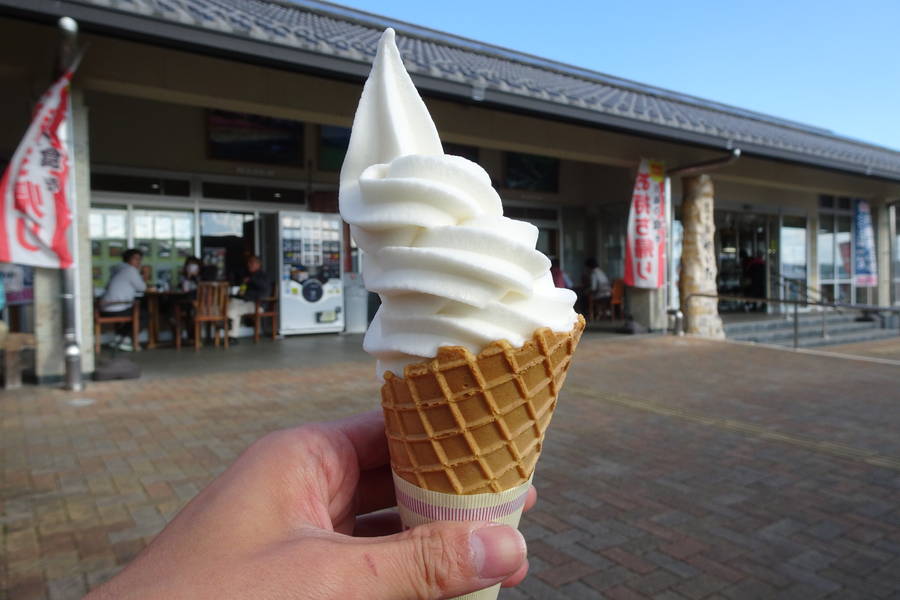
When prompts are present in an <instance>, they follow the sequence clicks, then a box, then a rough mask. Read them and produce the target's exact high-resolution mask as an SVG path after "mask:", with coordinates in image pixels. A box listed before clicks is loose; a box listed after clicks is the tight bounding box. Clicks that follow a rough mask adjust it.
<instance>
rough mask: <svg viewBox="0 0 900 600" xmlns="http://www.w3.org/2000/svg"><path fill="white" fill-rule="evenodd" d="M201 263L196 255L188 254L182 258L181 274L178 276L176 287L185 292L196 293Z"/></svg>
mask: <svg viewBox="0 0 900 600" xmlns="http://www.w3.org/2000/svg"><path fill="white" fill-rule="evenodd" d="M202 267H203V263H201V262H200V259H199V258H197V257H196V256H188V257H187V258H185V259H184V266H183V267H182V268H181V275H180V276H179V277H178V289H179V290H181V291H182V292H185V293H186V294H192V295H196V292H197V282H199V281H200V269H201V268H202Z"/></svg>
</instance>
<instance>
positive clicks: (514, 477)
mask: <svg viewBox="0 0 900 600" xmlns="http://www.w3.org/2000/svg"><path fill="white" fill-rule="evenodd" d="M583 331H584V318H582V317H581V316H579V317H578V321H577V322H576V323H575V327H573V328H572V330H571V331H569V332H567V333H557V332H554V331H551V330H550V329H548V328H542V329H538V330H537V331H535V332H534V334H533V335H532V338H531V339H530V340H528V341H527V342H525V344H523V345H522V346H521V347H519V348H513V347H512V346H511V345H510V344H509V343H508V342H507V341H506V340H498V341H494V342H492V343H490V344H489V345H488V346H487V347H486V348H485V349H484V350H482V352H481V353H480V354H478V356H475V355H473V354H472V353H471V352H470V351H469V350H467V349H466V348H463V347H461V346H443V347H441V348H440V349H439V350H438V354H437V357H436V358H433V359H430V360H426V361H422V362H418V363H412V364H409V365H406V367H405V368H404V372H403V377H398V376H396V375H394V374H393V373H391V372H390V371H388V372H387V373H385V375H384V378H385V383H384V385H383V386H382V388H381V399H382V408H383V409H384V420H385V429H386V431H387V437H388V446H389V448H390V453H391V468H392V469H393V470H394V473H395V474H396V475H397V476H398V477H401V478H402V479H404V480H406V481H408V482H409V483H411V484H413V485H415V486H417V487H420V488H423V489H426V490H430V491H434V492H441V493H445V494H456V495H461V494H482V493H497V492H502V491H504V490H508V489H511V488H514V487H516V486H518V485H521V484H523V483H525V482H526V481H528V480H529V478H530V477H531V474H532V473H533V472H534V466H535V464H536V463H537V460H538V457H539V456H540V453H541V447H542V445H543V440H544V433H545V432H546V431H547V426H548V425H549V424H550V419H551V418H552V416H553V411H554V409H555V408H556V400H557V397H558V396H559V391H560V389H561V388H562V385H563V382H564V381H565V378H566V372H567V371H568V369H569V365H570V364H571V361H572V355H573V354H574V353H575V347H576V346H577V345H578V341H579V340H580V339H581V334H582V332H583Z"/></svg>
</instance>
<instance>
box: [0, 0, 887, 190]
mask: <svg viewBox="0 0 900 600" xmlns="http://www.w3.org/2000/svg"><path fill="white" fill-rule="evenodd" d="M10 1H12V2H15V0H0V5H2V4H4V3H9V2H10ZM64 3H65V4H69V5H74V4H80V5H90V6H91V7H95V8H96V7H101V8H103V9H108V10H109V11H110V12H118V13H122V14H130V15H132V16H136V15H140V16H144V17H147V18H149V19H152V20H154V21H156V22H157V23H165V24H180V25H185V26H188V27H190V28H200V29H203V30H206V31H207V32H215V33H216V34H220V35H223V36H230V37H231V38H241V39H244V40H254V41H258V42H261V43H264V44H266V45H271V44H274V45H277V46H280V47H282V48H283V49H284V48H288V49H295V50H297V51H300V52H298V53H297V58H296V61H295V62H297V63H298V64H302V63H303V61H304V60H308V59H309V57H310V56H313V57H315V56H322V57H331V58H339V59H345V61H344V62H347V61H349V62H350V63H359V64H360V65H364V64H368V63H370V62H371V60H372V58H373V56H374V54H375V47H376V42H377V40H378V37H379V36H380V34H381V31H382V29H383V28H384V27H387V26H392V27H394V28H395V29H396V30H397V34H398V45H399V47H400V51H401V53H402V55H403V58H404V61H405V63H406V65H407V68H408V69H409V71H410V72H411V73H413V74H415V75H422V76H424V77H425V78H427V79H428V80H431V81H436V82H444V83H446V84H456V86H455V88H454V89H456V90H457V93H459V90H467V91H468V96H469V97H470V98H479V99H480V98H481V97H483V98H484V100H485V101H488V102H491V103H495V104H500V105H504V104H505V105H509V106H517V107H518V108H525V109H528V110H532V111H536V112H539V113H546V114H549V115H554V116H562V117H565V118H572V119H576V120H578V119H583V120H585V121H592V122H595V123H600V124H605V125H607V126H612V127H616V128H618V129H622V130H631V131H635V132H638V133H643V134H650V135H656V136H661V137H668V138H672V139H679V140H684V141H689V142H694V143H700V144H704V145H709V146H713V147H719V148H722V149H726V148H731V147H739V148H741V149H742V150H744V152H745V153H750V154H756V155H761V156H768V157H773V158H779V159H786V160H790V161H795V162H800V163H806V164H813V165H818V166H824V167H829V168H836V169H840V170H846V171H851V172H855V173H864V174H870V175H877V176H881V177H886V178H889V179H894V180H900V152H896V151H892V150H888V149H885V148H881V147H878V146H875V145H871V144H866V143H864V142H860V141H857V140H853V139H850V138H846V137H842V136H838V135H836V134H833V133H832V132H830V131H828V130H825V129H820V128H816V127H811V126H807V125H803V124H799V123H795V122H792V121H788V120H784V119H779V118H776V117H771V116H767V115H763V114H759V113H755V112H752V111H748V110H743V109H739V108H735V107H731V106H726V105H723V104H719V103H716V102H711V101H706V100H702V99H699V98H694V97H691V96H687V95H683V94H679V93H676V92H671V91H668V90H663V89H659V88H654V87H652V86H647V85H642V84H638V83H635V82H631V81H627V80H623V79H618V78H615V77H610V76H608V75H603V74H601V73H596V72H593V71H588V70H584V69H579V68H576V67H572V66H569V65H563V64H560V63H555V62H553V61H548V60H544V59H541V58H538V57H534V56H530V55H526V54H521V53H518V52H514V51H511V50H507V49H503V48H498V47H495V46H490V45H487V44H482V43H479V42H475V41H472V40H466V39H463V38H458V37H455V36H451V35H449V34H445V33H441V32H437V31H434V30H429V29H425V28H421V27H417V26H414V25H410V24H408V23H401V22H394V21H391V20H390V19H388V18H385V17H379V16H376V15H371V14H369V13H363V12H360V11H356V10H353V9H349V8H345V7H342V6H338V5H334V4H330V3H326V2H320V1H318V0H297V1H296V2H286V1H283V0H278V1H276V0H64ZM56 4H59V2H58V1H57V2H56ZM160 31H162V30H160ZM292 60H293V59H292ZM330 64H334V63H330ZM348 72H349V71H348ZM362 72H364V71H360V70H359V69H357V70H356V71H355V73H356V74H357V75H358V74H360V73H362ZM463 86H465V87H463ZM425 87H426V89H427V87H428V86H427V84H426V85H425ZM445 91H446V88H445Z"/></svg>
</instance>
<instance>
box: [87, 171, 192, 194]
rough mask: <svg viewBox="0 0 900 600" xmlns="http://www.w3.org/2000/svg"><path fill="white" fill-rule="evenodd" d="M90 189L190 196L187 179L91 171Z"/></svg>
mask: <svg viewBox="0 0 900 600" xmlns="http://www.w3.org/2000/svg"><path fill="white" fill-rule="evenodd" d="M91 189H93V190H98V191H103V192H123V193H127V194H152V195H155V196H190V195H191V182H190V181H188V180H187V179H164V178H161V177H136V176H134V175H113V174H109V173H91Z"/></svg>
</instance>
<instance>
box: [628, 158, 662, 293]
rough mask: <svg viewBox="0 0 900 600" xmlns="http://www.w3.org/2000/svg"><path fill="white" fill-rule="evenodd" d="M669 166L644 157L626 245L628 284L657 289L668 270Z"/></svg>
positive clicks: (637, 182)
mask: <svg viewBox="0 0 900 600" xmlns="http://www.w3.org/2000/svg"><path fill="white" fill-rule="evenodd" d="M665 174H666V167H665V163H663V162H662V161H656V160H647V159H646V158H644V159H641V166H640V168H639V169H638V174H637V179H636V180H635V182H634V191H633V193H632V194H631V209H630V210H629V211H628V234H627V238H626V244H625V284H626V285H630V286H632V287H639V288H649V289H656V288H660V287H662V286H663V285H664V284H665V273H666V202H667V201H668V200H667V198H666V185H665V179H666V177H665Z"/></svg>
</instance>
